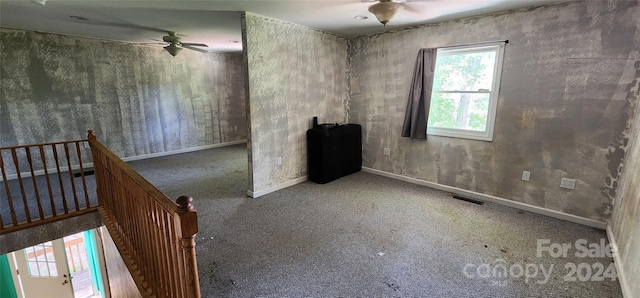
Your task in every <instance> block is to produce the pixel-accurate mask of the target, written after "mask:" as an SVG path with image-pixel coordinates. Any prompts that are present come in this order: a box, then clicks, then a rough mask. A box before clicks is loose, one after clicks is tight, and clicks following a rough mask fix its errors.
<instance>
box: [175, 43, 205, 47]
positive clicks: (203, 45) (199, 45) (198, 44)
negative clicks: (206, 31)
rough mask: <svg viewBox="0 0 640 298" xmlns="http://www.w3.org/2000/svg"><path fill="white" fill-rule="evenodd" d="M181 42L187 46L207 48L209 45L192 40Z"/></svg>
mask: <svg viewBox="0 0 640 298" xmlns="http://www.w3.org/2000/svg"><path fill="white" fill-rule="evenodd" d="M181 44H182V46H185V47H186V46H189V47H207V48H208V47H209V46H208V45H206V44H203V43H190V42H183V43H181Z"/></svg>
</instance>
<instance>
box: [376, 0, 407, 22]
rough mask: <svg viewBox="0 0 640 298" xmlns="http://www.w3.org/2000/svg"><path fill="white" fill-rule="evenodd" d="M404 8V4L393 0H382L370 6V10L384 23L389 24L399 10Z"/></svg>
mask: <svg viewBox="0 0 640 298" xmlns="http://www.w3.org/2000/svg"><path fill="white" fill-rule="evenodd" d="M402 9H404V7H403V6H402V4H400V3H396V2H392V1H380V2H379V3H376V4H374V5H371V6H369V12H370V13H372V14H373V15H375V16H376V18H377V19H378V21H380V23H382V25H385V26H386V25H387V23H389V21H390V20H391V19H392V18H393V16H395V15H396V13H397V12H398V11H401V10H402Z"/></svg>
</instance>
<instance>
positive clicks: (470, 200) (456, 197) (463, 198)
mask: <svg viewBox="0 0 640 298" xmlns="http://www.w3.org/2000/svg"><path fill="white" fill-rule="evenodd" d="M452 197H453V198H454V199H458V200H461V201H465V202H469V203H474V204H478V205H484V202H483V201H478V200H474V199H469V198H465V197H461V196H459V195H453V196H452Z"/></svg>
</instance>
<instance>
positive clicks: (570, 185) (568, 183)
mask: <svg viewBox="0 0 640 298" xmlns="http://www.w3.org/2000/svg"><path fill="white" fill-rule="evenodd" d="M560 187H562V188H566V189H575V188H576V179H569V178H562V180H560Z"/></svg>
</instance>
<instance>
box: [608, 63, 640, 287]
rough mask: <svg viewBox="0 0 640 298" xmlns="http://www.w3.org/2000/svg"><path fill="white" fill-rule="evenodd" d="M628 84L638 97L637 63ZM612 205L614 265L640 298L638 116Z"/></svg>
mask: <svg viewBox="0 0 640 298" xmlns="http://www.w3.org/2000/svg"><path fill="white" fill-rule="evenodd" d="M631 85H632V88H631V90H630V91H631V92H633V93H635V94H636V95H638V94H640V63H638V64H637V68H636V79H635V81H634V82H633V83H632V84H631ZM636 115H640V104H636ZM614 206H615V209H614V213H613V217H612V222H611V224H612V227H613V233H614V236H615V240H616V242H617V245H618V254H619V257H620V260H621V261H622V262H621V264H618V265H619V266H622V270H623V271H624V274H625V277H626V279H627V280H626V284H627V285H628V286H629V287H630V290H631V291H630V292H631V293H634V295H635V296H633V297H640V117H635V120H634V124H633V129H632V132H631V136H630V142H629V147H628V149H627V153H626V155H625V157H624V167H623V171H622V175H621V183H620V186H619V188H618V192H617V196H616V204H615V205H614Z"/></svg>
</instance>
